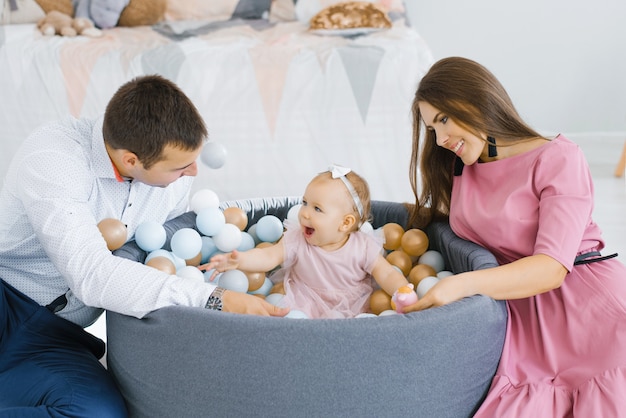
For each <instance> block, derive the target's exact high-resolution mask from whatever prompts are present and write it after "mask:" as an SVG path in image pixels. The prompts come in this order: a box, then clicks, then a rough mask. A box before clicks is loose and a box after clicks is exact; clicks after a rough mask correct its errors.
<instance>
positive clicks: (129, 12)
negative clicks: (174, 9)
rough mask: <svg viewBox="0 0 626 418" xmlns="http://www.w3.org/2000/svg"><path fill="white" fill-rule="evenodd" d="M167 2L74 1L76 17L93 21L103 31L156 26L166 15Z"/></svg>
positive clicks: (150, 0) (160, 0)
mask: <svg viewBox="0 0 626 418" xmlns="http://www.w3.org/2000/svg"><path fill="white" fill-rule="evenodd" d="M166 2H167V0H74V8H75V15H76V17H86V18H89V19H91V20H92V21H93V22H94V23H95V25H96V26H97V27H99V28H101V29H109V28H112V27H115V26H142V25H154V24H155V23H157V22H159V21H161V19H163V16H164V15H165V8H166V5H167V4H166Z"/></svg>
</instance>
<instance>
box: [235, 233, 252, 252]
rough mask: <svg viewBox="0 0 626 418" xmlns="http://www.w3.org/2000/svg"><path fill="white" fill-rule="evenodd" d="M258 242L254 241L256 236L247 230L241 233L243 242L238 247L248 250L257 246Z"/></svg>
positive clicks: (238, 248)
mask: <svg viewBox="0 0 626 418" xmlns="http://www.w3.org/2000/svg"><path fill="white" fill-rule="evenodd" d="M255 245H256V243H255V242H254V238H252V235H250V234H248V233H247V232H242V233H241V244H239V247H237V251H248V250H251V249H253V248H254V247H255Z"/></svg>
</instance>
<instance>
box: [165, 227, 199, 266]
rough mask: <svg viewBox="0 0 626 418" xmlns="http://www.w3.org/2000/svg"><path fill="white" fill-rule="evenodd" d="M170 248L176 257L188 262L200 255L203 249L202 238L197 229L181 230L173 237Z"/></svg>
mask: <svg viewBox="0 0 626 418" xmlns="http://www.w3.org/2000/svg"><path fill="white" fill-rule="evenodd" d="M170 247H171V248H172V252H173V253H174V255H176V256H178V257H180V258H182V259H184V260H188V259H190V258H194V257H195V256H197V255H198V254H199V253H200V250H201V249H202V238H201V237H200V234H199V233H198V231H196V230H195V229H192V228H181V229H179V230H178V231H176V232H174V235H172V239H171V240H170Z"/></svg>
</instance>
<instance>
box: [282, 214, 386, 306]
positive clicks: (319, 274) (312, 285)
mask: <svg viewBox="0 0 626 418" xmlns="http://www.w3.org/2000/svg"><path fill="white" fill-rule="evenodd" d="M283 240H284V244H285V261H284V262H283V266H282V268H281V269H280V270H279V271H277V272H276V273H275V274H274V275H272V276H271V277H270V278H271V280H272V281H273V282H275V283H276V282H277V281H280V280H283V283H284V286H285V297H284V298H283V300H282V303H281V304H282V305H284V306H289V307H290V308H292V309H297V310H300V311H302V312H304V313H305V314H307V316H308V317H309V318H351V317H354V316H356V315H358V314H359V313H362V312H367V311H368V309H369V298H370V295H371V294H372V291H373V289H374V286H373V285H374V284H375V282H374V280H373V278H372V276H371V272H372V268H373V267H374V264H375V263H376V260H377V258H378V256H379V255H380V254H381V252H382V242H379V241H378V240H377V239H376V238H374V237H373V236H371V235H368V234H365V233H362V232H353V233H351V234H350V237H349V239H348V241H347V242H346V244H345V245H344V246H343V247H341V248H339V249H338V250H335V251H325V250H323V249H321V248H319V247H316V246H313V245H309V244H308V243H307V242H306V240H305V239H304V235H303V234H302V231H301V230H300V228H299V225H297V224H296V225H293V226H291V225H287V231H286V232H285V236H284V237H283Z"/></svg>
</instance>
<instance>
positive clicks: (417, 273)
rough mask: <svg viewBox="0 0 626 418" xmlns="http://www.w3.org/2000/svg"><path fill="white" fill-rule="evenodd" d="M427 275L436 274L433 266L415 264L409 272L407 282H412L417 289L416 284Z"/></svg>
mask: <svg viewBox="0 0 626 418" xmlns="http://www.w3.org/2000/svg"><path fill="white" fill-rule="evenodd" d="M429 276H437V272H436V271H435V269H434V268H432V267H431V266H429V265H428V264H416V265H415V266H413V268H412V269H411V271H410V272H409V277H408V279H409V283H413V286H415V288H416V289H417V285H418V284H419V282H420V281H422V279H424V278H426V277H429Z"/></svg>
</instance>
